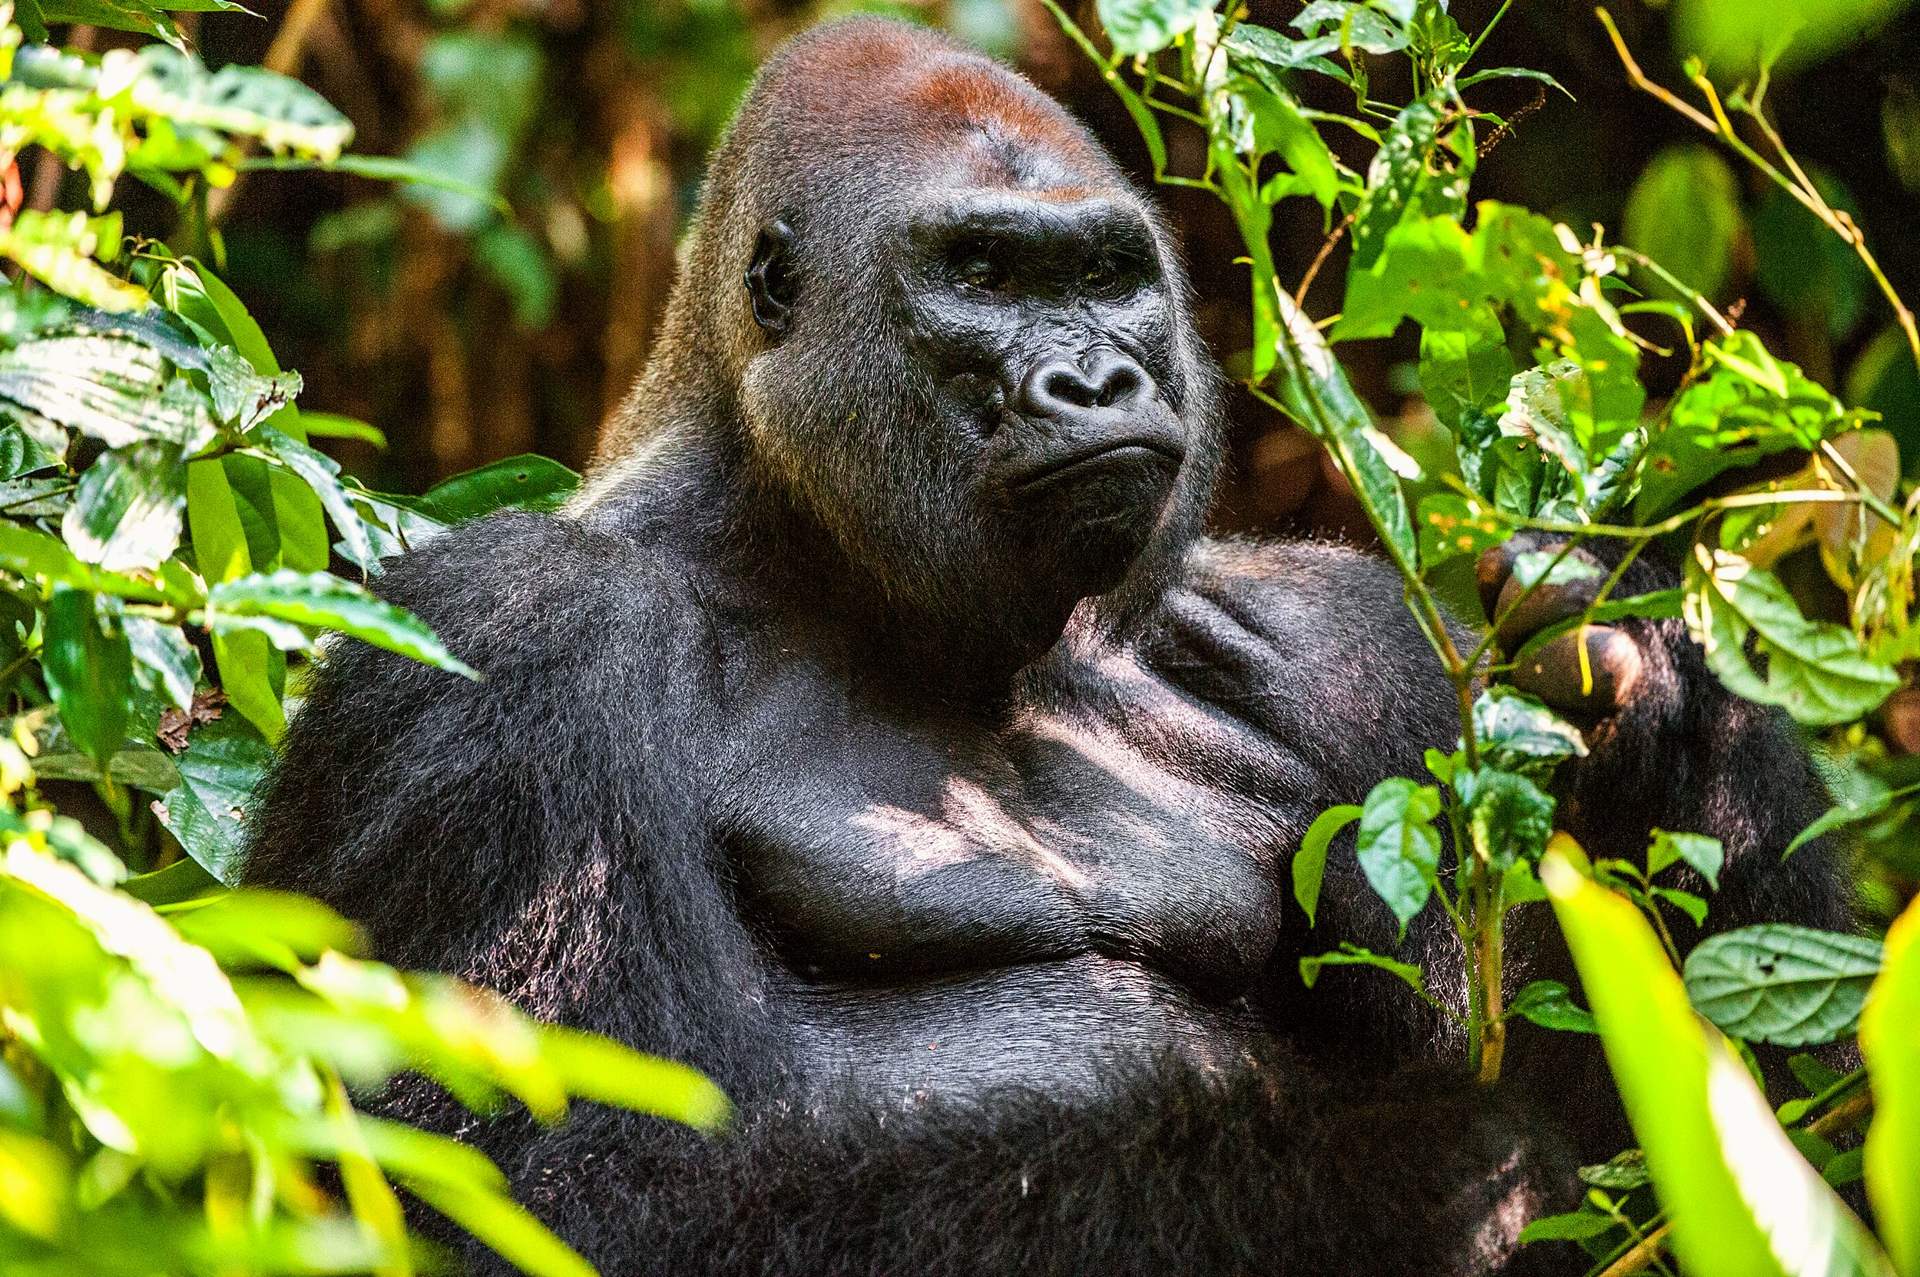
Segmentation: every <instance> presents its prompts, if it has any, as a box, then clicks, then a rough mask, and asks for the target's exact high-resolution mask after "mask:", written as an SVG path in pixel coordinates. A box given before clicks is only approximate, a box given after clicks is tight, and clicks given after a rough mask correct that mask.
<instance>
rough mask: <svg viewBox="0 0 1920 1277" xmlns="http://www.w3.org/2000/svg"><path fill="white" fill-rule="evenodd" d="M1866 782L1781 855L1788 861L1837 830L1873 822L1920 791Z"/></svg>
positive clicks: (1918, 786)
mask: <svg viewBox="0 0 1920 1277" xmlns="http://www.w3.org/2000/svg"><path fill="white" fill-rule="evenodd" d="M1862 780H1863V781H1865V782H1866V786H1865V787H1864V788H1863V789H1862V790H1861V791H1859V792H1856V793H1852V794H1849V795H1847V801H1845V802H1842V803H1841V804H1840V805H1839V806H1837V807H1834V808H1831V809H1830V810H1828V811H1827V812H1825V813H1824V814H1823V815H1822V816H1821V817H1820V819H1818V820H1816V821H1814V822H1813V823H1812V824H1811V825H1808V826H1807V827H1806V828H1805V829H1802V830H1801V831H1800V832H1799V833H1797V834H1795V835H1794V836H1793V841H1792V842H1790V843H1788V844H1787V849H1786V851H1784V852H1782V853H1781V856H1780V858H1781V859H1782V860H1785V859H1786V858H1787V857H1788V856H1791V855H1792V854H1793V853H1794V852H1796V851H1798V850H1800V849H1801V848H1802V847H1804V846H1806V845H1807V844H1808V843H1810V842H1812V841H1813V840H1814V839H1816V838H1824V837H1825V836H1826V835H1828V834H1830V833H1832V832H1833V831H1834V830H1836V829H1844V828H1845V827H1847V826H1848V825H1857V824H1859V823H1860V822H1861V821H1865V820H1872V819H1873V818H1874V817H1875V816H1878V815H1881V814H1883V813H1884V812H1885V811H1886V810H1887V809H1888V808H1889V807H1891V806H1893V803H1894V800H1895V799H1897V798H1905V797H1907V796H1908V795H1910V794H1913V793H1916V792H1920V784H1914V785H1903V786H1901V787H1900V788H1899V789H1897V790H1895V789H1889V788H1887V786H1886V784H1885V783H1884V782H1881V781H1878V780H1874V779H1873V778H1872V777H1867V776H1863V777H1862Z"/></svg>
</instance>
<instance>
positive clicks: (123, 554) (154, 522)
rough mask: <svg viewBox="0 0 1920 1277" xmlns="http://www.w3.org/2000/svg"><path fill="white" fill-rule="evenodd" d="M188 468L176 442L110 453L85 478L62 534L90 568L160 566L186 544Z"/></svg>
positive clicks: (134, 446) (89, 469) (122, 569)
mask: <svg viewBox="0 0 1920 1277" xmlns="http://www.w3.org/2000/svg"><path fill="white" fill-rule="evenodd" d="M186 503H187V463H186V458H185V456H184V454H182V453H181V451H180V449H179V447H178V446H176V445H174V444H171V443H144V444H135V445H133V446H132V447H129V448H117V449H113V450H111V451H108V452H104V453H102V454H101V455H100V457H99V458H98V459H97V460H96V461H95V462H94V463H93V464H92V465H91V466H89V467H87V469H86V470H85V471H84V472H83V473H82V474H81V476H80V483H79V486H78V488H77V489H76V490H75V492H74V494H73V504H72V505H71V506H69V507H68V508H67V514H66V517H65V518H64V519H63V520H62V521H61V524H60V531H61V534H62V535H63V536H64V537H65V538H66V541H67V544H68V545H70V546H72V547H73V552H74V554H75V555H77V556H78V557H79V558H81V559H82V560H84V561H86V562H88V563H98V564H99V565H100V566H101V567H103V568H108V569H110V570H114V571H126V570H129V569H135V568H154V567H158V566H159V565H160V564H161V563H162V562H164V561H165V560H166V559H168V558H170V557H171V556H172V554H173V552H174V550H175V549H176V548H178V547H179V544H180V516H181V512H182V510H183V509H184V508H185V506H186Z"/></svg>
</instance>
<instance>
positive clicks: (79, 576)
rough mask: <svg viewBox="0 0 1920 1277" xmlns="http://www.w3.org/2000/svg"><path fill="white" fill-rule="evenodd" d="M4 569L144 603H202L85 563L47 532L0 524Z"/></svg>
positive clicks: (2, 564)
mask: <svg viewBox="0 0 1920 1277" xmlns="http://www.w3.org/2000/svg"><path fill="white" fill-rule="evenodd" d="M0 568H5V569H6V570H7V571H9V572H12V573H14V574H15V575H17V576H23V577H28V578H38V579H40V580H43V581H51V582H55V583H57V584H61V585H71V586H74V587H75V588H77V589H82V590H90V591H92V592H94V593H96V594H111V595H115V596H116V597H119V598H123V599H132V600H134V601H136V602H140V603H166V602H175V603H193V602H197V601H198V600H196V599H193V598H192V597H191V596H189V595H185V594H184V593H182V592H180V591H176V590H173V589H171V588H164V589H163V588H162V586H161V585H158V584H154V583H151V582H148V581H142V580H139V579H137V578H135V577H130V576H125V575H122V574H121V573H118V572H107V571H104V570H102V569H100V568H96V567H94V566H93V565H92V564H89V563H82V562H81V561H80V560H79V559H78V558H76V557H75V556H74V553H73V551H72V550H69V549H68V548H67V547H66V546H65V545H63V544H61V543H60V542H59V541H56V540H54V539H53V538H52V537H50V536H48V535H47V534H46V533H44V532H36V531H34V530H33V529H32V528H26V527H22V526H21V525H19V524H17V523H9V522H6V521H4V520H0Z"/></svg>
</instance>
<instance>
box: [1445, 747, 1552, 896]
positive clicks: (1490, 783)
mask: <svg viewBox="0 0 1920 1277" xmlns="http://www.w3.org/2000/svg"><path fill="white" fill-rule="evenodd" d="M1453 787H1454V791H1455V792H1456V793H1457V794H1458V795H1459V796H1460V803H1461V805H1462V806H1463V807H1464V808H1465V809H1466V815H1467V835H1468V837H1470V838H1471V839H1472V840H1473V847H1474V850H1475V851H1476V852H1477V853H1478V854H1479V855H1480V856H1482V857H1484V858H1485V859H1486V861H1487V863H1488V864H1490V865H1491V866H1492V867H1493V868H1494V870H1495V871H1496V872H1504V871H1505V870H1506V868H1507V866H1508V865H1511V864H1512V863H1513V862H1514V861H1516V860H1534V859H1536V858H1538V857H1539V855H1540V853H1541V852H1542V851H1544V850H1545V849H1546V845H1547V838H1548V837H1549V836H1550V835H1551V834H1552V833H1553V808H1554V802H1553V798H1552V796H1551V795H1549V794H1548V793H1546V792H1545V791H1544V790H1542V789H1541V788H1540V787H1539V786H1538V785H1536V784H1534V783H1533V781H1531V780H1529V779H1528V778H1527V777H1525V776H1522V775H1519V774H1518V773H1515V772H1505V771H1499V770H1496V769H1494V768H1492V767H1481V768H1479V769H1478V770H1475V771H1464V770H1463V771H1462V772H1461V773H1460V774H1459V775H1457V776H1456V777H1454V782H1453Z"/></svg>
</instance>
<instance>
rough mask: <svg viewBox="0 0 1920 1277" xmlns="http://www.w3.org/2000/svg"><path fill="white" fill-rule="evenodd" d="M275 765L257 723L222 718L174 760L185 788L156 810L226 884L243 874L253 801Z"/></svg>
mask: <svg viewBox="0 0 1920 1277" xmlns="http://www.w3.org/2000/svg"><path fill="white" fill-rule="evenodd" d="M272 761H273V750H272V748H271V747H270V746H269V745H268V744H267V742H266V740H265V739H264V738H262V737H261V735H260V733H259V732H258V731H257V730H255V729H254V727H253V726H252V724H250V723H248V722H247V721H246V720H245V719H243V718H241V717H240V716H239V715H237V714H226V715H222V716H221V717H220V718H218V719H216V720H214V721H213V722H211V723H205V724H202V725H201V726H198V727H196V728H194V729H193V732H192V734H191V735H190V736H189V737H188V741H187V749H186V752H185V753H183V754H180V755H178V756H177V757H175V759H174V766H175V767H176V768H178V769H179V772H180V785H179V788H177V789H174V790H172V791H170V792H168V793H165V794H162V795H161V797H160V801H159V802H158V803H157V804H156V805H155V807H154V811H155V813H156V814H157V815H158V816H159V817H160V822H161V823H162V824H163V825H165V826H166V827H167V832H168V833H170V834H172V835H173V836H174V837H175V838H177V839H179V840H180V846H181V847H182V848H183V849H184V850H185V851H186V853H187V854H188V855H189V856H192V857H193V858H194V860H196V861H198V862H199V863H200V865H201V866H202V867H203V868H205V869H206V871H207V872H208V873H210V874H212V875H213V876H214V877H216V878H218V879H220V881H222V882H225V883H229V884H231V883H233V882H234V881H235V880H236V878H237V877H238V876H239V871H240V861H241V857H242V856H243V855H244V854H245V851H246V839H247V834H246V807H247V802H248V800H249V798H250V797H251V796H252V794H253V791H254V790H255V789H256V788H258V786H259V784H260V778H261V777H262V776H264V775H266V770H267V766H268V764H270V763H271V762H272Z"/></svg>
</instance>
